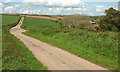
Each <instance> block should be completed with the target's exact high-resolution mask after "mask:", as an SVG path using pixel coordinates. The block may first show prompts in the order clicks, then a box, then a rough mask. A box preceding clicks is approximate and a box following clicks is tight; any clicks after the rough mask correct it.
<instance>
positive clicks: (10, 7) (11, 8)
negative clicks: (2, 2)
mask: <svg viewBox="0 0 120 72" xmlns="http://www.w3.org/2000/svg"><path fill="white" fill-rule="evenodd" d="M4 11H5V12H12V11H14V7H13V6H8V7H6V8H5V10H4Z"/></svg>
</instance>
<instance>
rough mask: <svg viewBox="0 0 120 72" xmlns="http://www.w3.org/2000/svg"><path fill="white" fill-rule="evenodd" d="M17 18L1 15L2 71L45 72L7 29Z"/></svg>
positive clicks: (13, 24) (18, 18) (12, 25)
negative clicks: (30, 71) (37, 71)
mask: <svg viewBox="0 0 120 72" xmlns="http://www.w3.org/2000/svg"><path fill="white" fill-rule="evenodd" d="M19 20H20V17H19V16H10V15H2V70H47V67H44V66H43V65H42V64H41V63H40V62H39V61H38V60H37V59H36V58H35V57H34V55H33V54H32V52H30V51H29V50H28V48H26V47H25V46H24V44H23V43H22V42H21V41H20V40H19V39H17V38H16V37H15V36H13V35H12V34H10V33H9V29H10V28H11V27H14V26H15V25H17V24H18V22H19Z"/></svg>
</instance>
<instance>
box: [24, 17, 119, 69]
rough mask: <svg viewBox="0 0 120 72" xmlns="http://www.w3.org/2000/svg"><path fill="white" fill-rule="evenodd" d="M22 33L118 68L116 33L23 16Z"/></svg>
mask: <svg viewBox="0 0 120 72" xmlns="http://www.w3.org/2000/svg"><path fill="white" fill-rule="evenodd" d="M22 28H24V29H26V30H28V31H27V32H25V33H24V34H26V35H28V36H31V37H34V38H36V39H39V40H41V41H44V42H47V43H49V44H51V45H53V46H57V47H59V48H61V49H64V50H66V51H69V52H71V53H73V54H75V55H77V56H79V57H82V58H84V59H87V60H89V61H91V62H94V63H96V64H99V65H100V66H103V67H107V68H109V69H115V70H118V33H117V32H92V31H87V30H82V29H78V28H62V27H61V26H60V24H58V23H56V22H53V21H51V20H47V19H40V18H25V20H24V22H23V25H22Z"/></svg>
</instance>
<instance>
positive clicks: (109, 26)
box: [100, 8, 120, 31]
mask: <svg viewBox="0 0 120 72" xmlns="http://www.w3.org/2000/svg"><path fill="white" fill-rule="evenodd" d="M105 13H106V15H105V16H101V17H100V28H101V29H102V30H104V31H108V30H109V31H120V11H118V10H116V9H113V8H109V9H108V10H105Z"/></svg>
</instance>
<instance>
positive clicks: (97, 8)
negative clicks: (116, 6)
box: [96, 6, 107, 12]
mask: <svg viewBox="0 0 120 72" xmlns="http://www.w3.org/2000/svg"><path fill="white" fill-rule="evenodd" d="M105 9H107V8H106V7H104V6H96V12H104V11H105Z"/></svg>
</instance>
